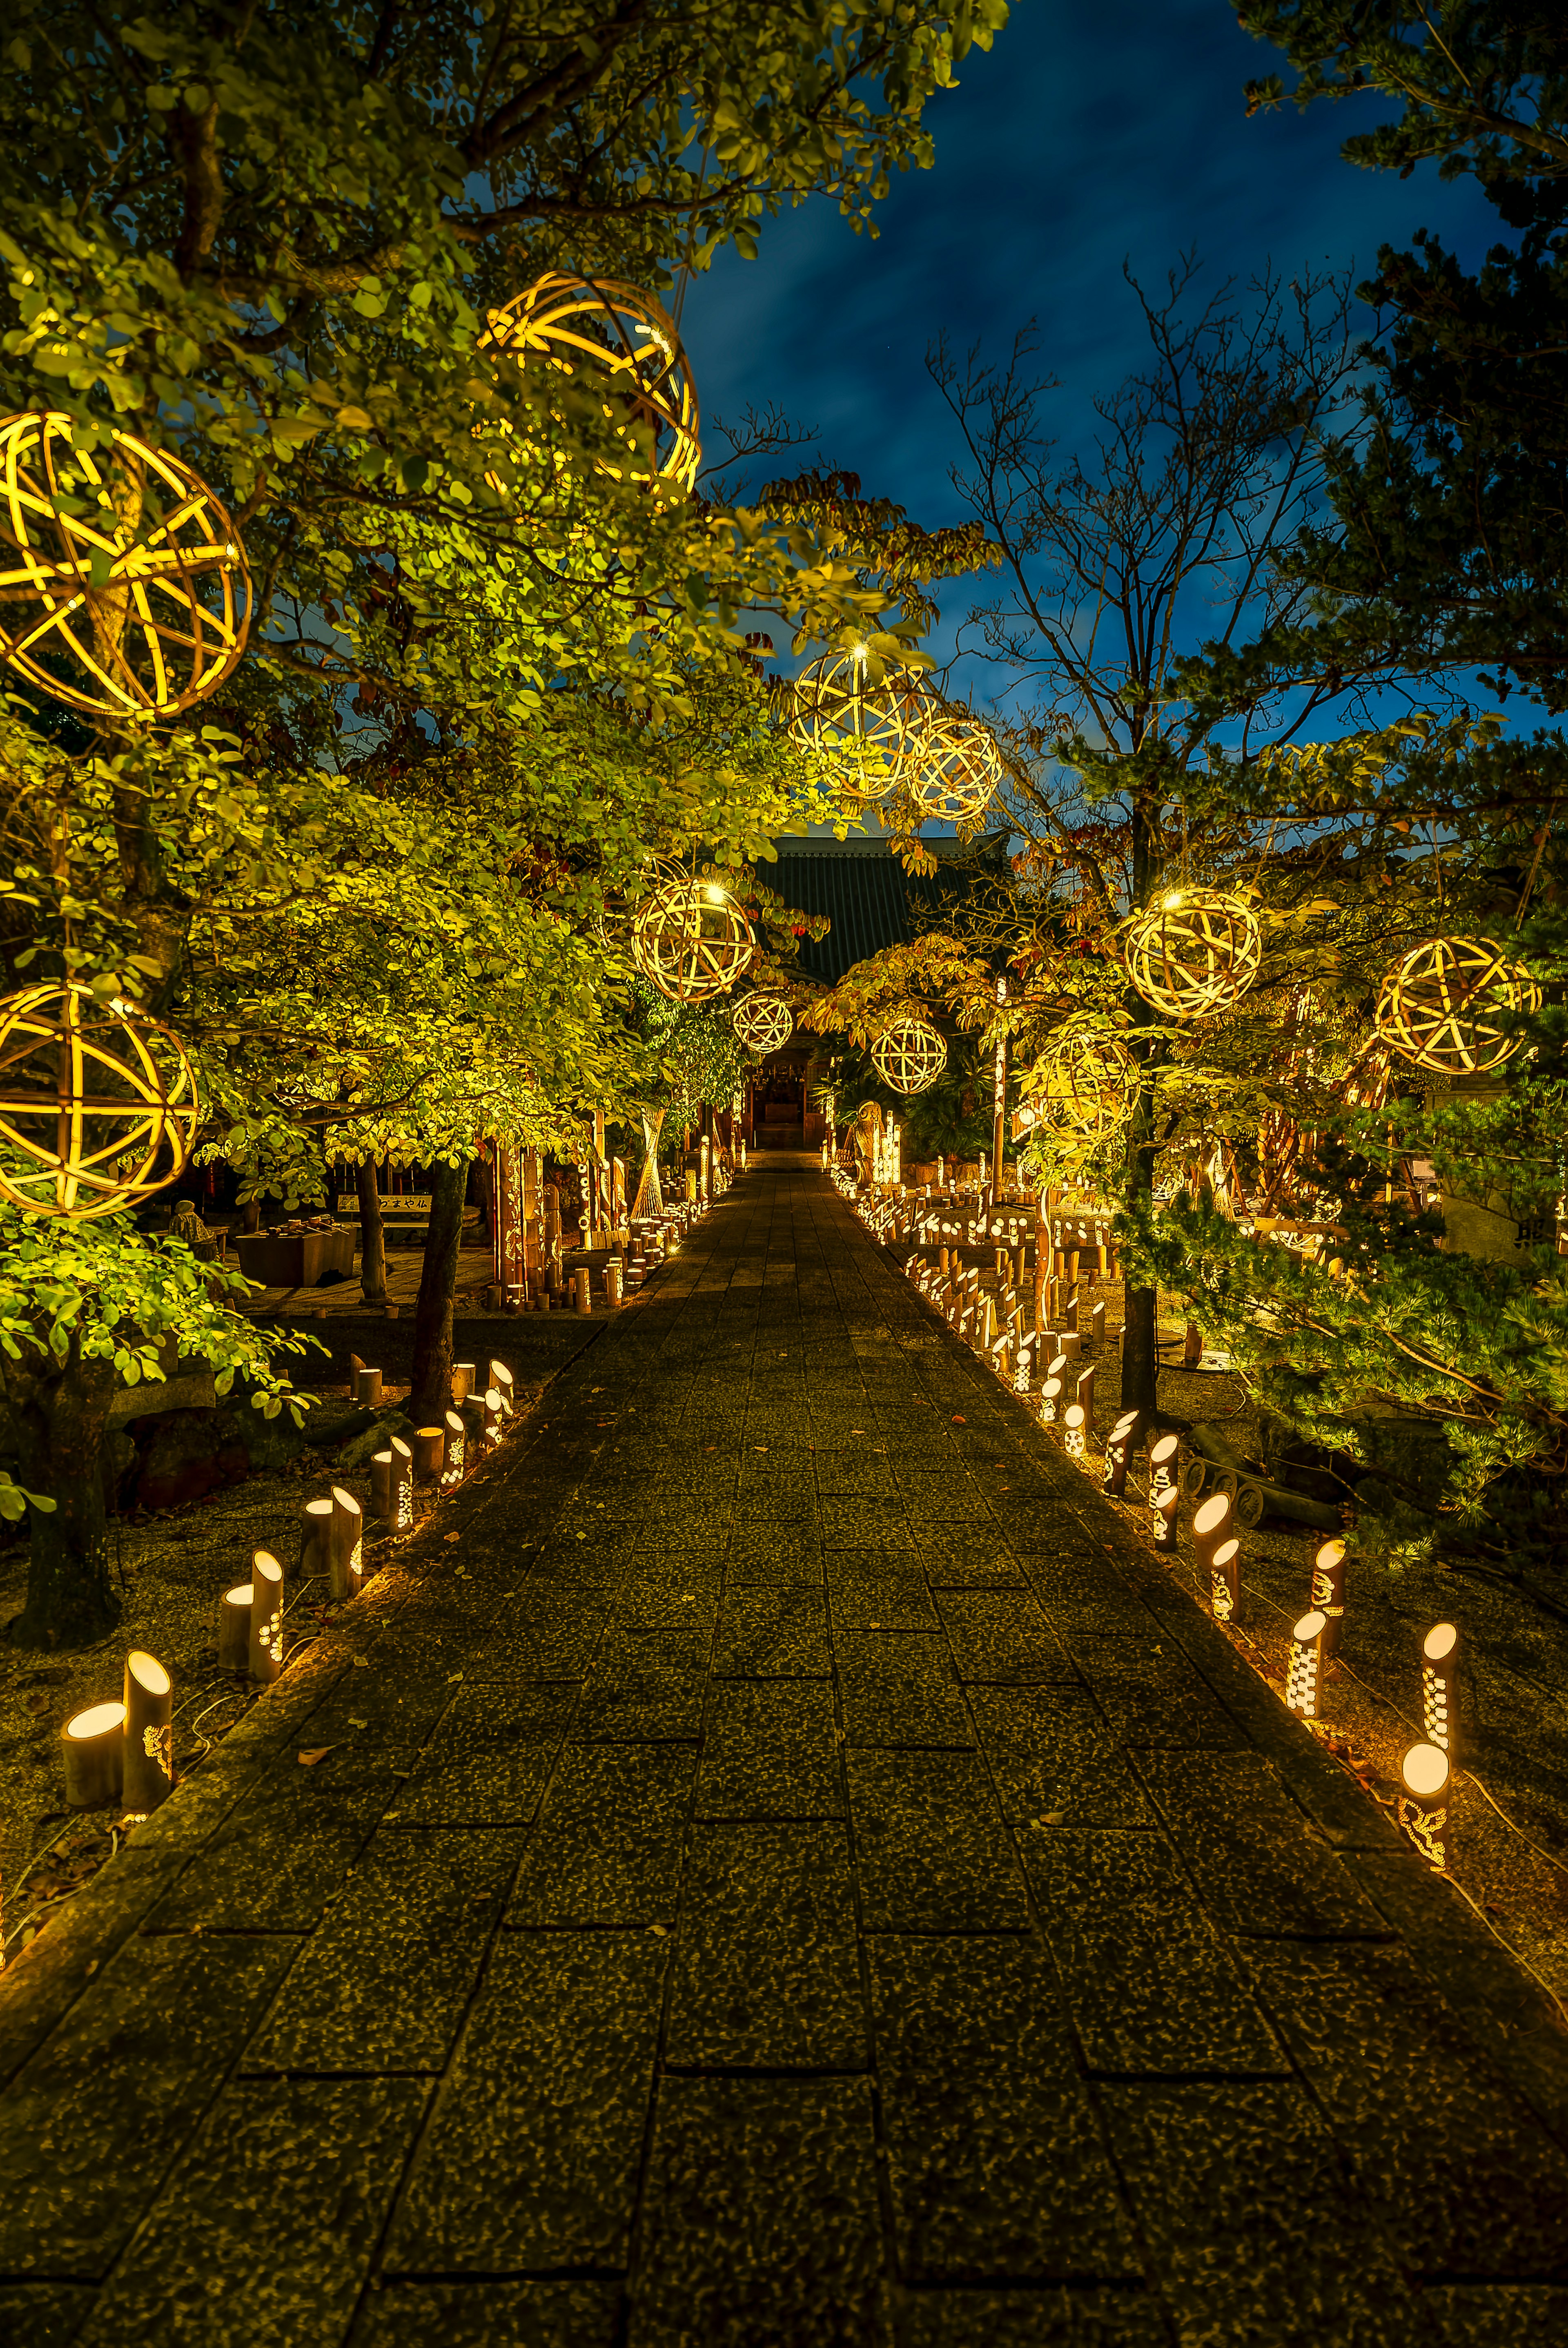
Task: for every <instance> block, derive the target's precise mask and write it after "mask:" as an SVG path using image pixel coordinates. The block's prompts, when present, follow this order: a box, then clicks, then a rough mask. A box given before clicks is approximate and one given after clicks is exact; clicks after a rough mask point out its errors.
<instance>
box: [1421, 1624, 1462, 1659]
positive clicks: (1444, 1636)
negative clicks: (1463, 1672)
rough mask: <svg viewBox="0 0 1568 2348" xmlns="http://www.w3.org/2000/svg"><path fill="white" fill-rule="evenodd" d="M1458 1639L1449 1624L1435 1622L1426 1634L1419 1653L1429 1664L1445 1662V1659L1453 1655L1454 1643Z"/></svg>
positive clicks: (1457, 1633) (1457, 1635)
mask: <svg viewBox="0 0 1568 2348" xmlns="http://www.w3.org/2000/svg"><path fill="white" fill-rule="evenodd" d="M1458 1637H1459V1632H1457V1631H1456V1630H1455V1628H1454V1626H1453V1624H1452V1623H1451V1622H1436V1623H1434V1624H1433V1626H1432V1628H1431V1629H1430V1631H1429V1632H1427V1636H1426V1643H1425V1645H1424V1646H1423V1647H1422V1649H1421V1653H1422V1654H1423V1655H1425V1657H1426V1659H1427V1661H1428V1663H1443V1662H1446V1660H1447V1658H1448V1657H1449V1656H1450V1655H1451V1654H1452V1653H1453V1651H1454V1643H1455V1641H1456V1640H1457V1639H1458Z"/></svg>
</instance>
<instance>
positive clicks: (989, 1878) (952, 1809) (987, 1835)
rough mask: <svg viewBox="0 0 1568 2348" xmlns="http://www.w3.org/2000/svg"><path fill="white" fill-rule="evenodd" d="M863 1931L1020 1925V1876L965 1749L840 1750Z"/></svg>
mask: <svg viewBox="0 0 1568 2348" xmlns="http://www.w3.org/2000/svg"><path fill="white" fill-rule="evenodd" d="M845 1767H846V1770H847V1773H848V1777H849V1809H850V1818H851V1819H852V1821H853V1823H854V1828H855V1849H856V1867H857V1869H858V1872H859V1877H860V1890H861V1903H862V1911H863V1915H864V1919H865V1924H866V1931H868V1932H1007V1931H1023V1930H1024V1929H1025V1928H1026V1927H1027V1924H1028V1921H1029V1910H1028V1906H1027V1903H1026V1900H1025V1898H1024V1889H1023V1881H1022V1878H1021V1876H1020V1872H1019V1868H1018V1862H1017V1859H1016V1858H1015V1856H1014V1852H1013V1849H1012V1845H1011V1842H1010V1841H1009V1837H1008V1834H1007V1830H1006V1828H1004V1826H1003V1825H1002V1822H1001V1819H1000V1818H999V1816H998V1814H997V1809H996V1804H995V1801H994V1799H993V1797H992V1795H991V1790H990V1787H989V1783H988V1781H987V1778H986V1774H985V1770H984V1767H983V1766H982V1764H981V1763H980V1762H979V1759H978V1757H977V1756H975V1755H973V1754H970V1753H935V1752H917V1751H911V1752H866V1751H856V1750H853V1749H851V1750H849V1751H847V1752H846V1753H845Z"/></svg>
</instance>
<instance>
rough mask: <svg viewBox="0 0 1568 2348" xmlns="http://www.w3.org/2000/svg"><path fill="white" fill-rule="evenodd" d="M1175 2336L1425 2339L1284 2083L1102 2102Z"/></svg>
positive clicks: (1318, 2342)
mask: <svg viewBox="0 0 1568 2348" xmlns="http://www.w3.org/2000/svg"><path fill="white" fill-rule="evenodd" d="M1102 2104H1103V2107H1104V2109H1105V2111H1106V2114H1107V2119H1108V2124H1109V2127H1110V2130H1111V2137H1112V2146H1113V2148H1114V2150H1115V2153H1116V2156H1117V2159H1118V2162H1119V2165H1120V2167H1121V2169H1122V2178H1123V2180H1124V2182H1125V2184H1126V2186H1127V2188H1128V2190H1129V2192H1130V2193H1131V2196H1132V2204H1133V2207H1134V2209H1135V2210H1136V2212H1137V2215H1138V2218H1139V2219H1140V2221H1141V2223H1142V2226H1143V2234H1144V2239H1145V2240H1146V2241H1147V2243H1148V2245H1149V2249H1150V2252H1151V2255H1152V2258H1153V2263H1154V2267H1155V2271H1156V2272H1157V2273H1158V2275H1159V2277H1160V2280H1161V2282H1162V2284H1163V2289H1164V2291H1165V2293H1166V2296H1167V2297H1168V2299H1169V2300H1170V2302H1171V2303H1172V2305H1173V2310H1174V2312H1175V2317H1176V2330H1177V2336H1178V2338H1180V2339H1182V2340H1184V2341H1193V2342H1198V2341H1204V2342H1209V2341H1212V2342H1214V2343H1215V2348H1218V2343H1222V2342H1223V2343H1225V2348H1231V2343H1236V2348H1324V2343H1327V2342H1329V2341H1332V2342H1333V2343H1334V2348H1425V2343H1426V2342H1427V2341H1428V2340H1429V2339H1430V2333H1428V2332H1427V2329H1426V2326H1425V2320H1424V2317H1423V2316H1422V2315H1421V2314H1420V2312H1419V2305H1418V2302H1416V2301H1415V2300H1414V2299H1413V2298H1412V2295H1411V2294H1410V2292H1409V2291H1408V2290H1407V2289H1406V2287H1405V2285H1404V2283H1403V2281H1401V2279H1400V2277H1399V2274H1398V2272H1397V2271H1396V2270H1395V2267H1394V2265H1393V2262H1392V2260H1391V2259H1390V2258H1389V2252H1388V2250H1387V2248H1386V2246H1385V2245H1384V2243H1383V2241H1382V2240H1381V2239H1380V2237H1379V2236H1378V2232H1377V2230H1376V2229H1375V2226H1374V2224H1373V2221H1372V2219H1371V2218H1370V2216H1369V2214H1368V2210H1367V2209H1366V2206H1365V2204H1364V2202H1362V2201H1361V2200H1359V2199H1358V2197H1357V2196H1356V2195H1355V2194H1354V2193H1353V2192H1352V2191H1351V2190H1350V2189H1349V2188H1348V2183H1347V2180H1346V2178H1345V2175H1344V2171H1343V2168H1342V2167H1341V2163H1340V2156H1339V2153H1338V2151H1337V2147H1335V2145H1334V2144H1333V2142H1332V2141H1331V2139H1330V2137H1329V2136H1328V2133H1327V2129H1326V2128H1325V2127H1323V2125H1322V2122H1321V2121H1320V2120H1319V2119H1318V2118H1317V2115H1316V2113H1315V2112H1314V2111H1313V2109H1312V2106H1311V2104H1310V2102H1309V2100H1308V2098H1307V2095H1306V2093H1305V2091H1304V2090H1303V2089H1302V2088H1301V2087H1300V2086H1299V2085H1297V2084H1296V2082H1295V2081H1294V2080H1278V2081H1274V2080H1253V2081H1249V2080H1239V2079H1230V2080H1224V2081H1206V2080H1189V2081H1184V2082H1183V2083H1182V2084H1181V2085H1170V2086H1155V2085H1152V2084H1143V2085H1137V2086H1108V2087H1106V2088H1104V2089H1103V2090H1102Z"/></svg>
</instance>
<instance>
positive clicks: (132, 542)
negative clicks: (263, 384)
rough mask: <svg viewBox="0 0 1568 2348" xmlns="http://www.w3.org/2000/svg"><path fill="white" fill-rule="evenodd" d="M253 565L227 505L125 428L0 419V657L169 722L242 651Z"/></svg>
mask: <svg viewBox="0 0 1568 2348" xmlns="http://www.w3.org/2000/svg"><path fill="white" fill-rule="evenodd" d="M250 625H251V574H250V572H249V571H248V570H247V568H246V565H245V552H244V549H243V548H242V547H241V543H240V539H239V533H238V532H237V531H236V530H235V528H234V524H233V522H232V521H231V519H230V516H229V513H228V511H227V510H226V508H225V507H224V506H223V505H222V504H221V502H220V499H218V498H217V497H215V496H214V494H213V492H212V491H211V490H210V489H209V488H208V487H207V485H206V483H205V482H204V481H202V480H201V479H199V477H198V476H197V475H196V474H195V473H193V472H192V471H191V469H190V466H189V465H187V464H186V463H184V462H183V460H182V459H181V458H179V457H176V456H173V455H171V454H170V452H169V450H168V449H166V448H152V447H151V446H149V443H148V442H147V441H145V440H140V439H138V438H137V437H136V436H135V434H134V433H130V432H121V431H111V432H110V433H109V434H108V446H107V447H99V448H88V447H87V446H86V445H85V443H80V444H79V443H78V427H77V424H76V423H75V421H74V420H73V419H72V418H71V417H68V416H60V415H55V414H49V415H28V416H8V417H5V419H4V421H0V663H4V664H5V665H6V666H8V667H10V668H13V669H15V671H16V673H17V674H18V675H21V676H25V677H26V679H27V681H28V683H29V684H30V685H36V686H38V687H39V689H40V690H41V691H42V692H44V693H46V694H47V695H49V697H50V698H51V700H54V701H63V702H64V703H65V704H66V705H67V707H68V708H71V709H83V710H86V711H87V713H88V714H89V715H90V716H94V717H109V718H118V719H121V720H125V719H131V720H138V721H139V720H147V719H151V718H158V717H172V716H175V715H176V714H177V713H178V712H179V710H182V709H189V708H190V706H191V705H192V703H193V702H197V701H200V700H202V699H204V698H205V696H206V695H208V694H210V693H215V692H216V691H217V690H218V688H219V686H220V685H221V684H222V683H223V681H224V679H225V678H226V677H227V676H228V675H230V673H231V670H232V669H233V667H234V665H235V663H236V662H237V661H238V660H239V658H240V655H241V653H242V652H243V650H244V648H245V638H246V635H247V633H249V630H250Z"/></svg>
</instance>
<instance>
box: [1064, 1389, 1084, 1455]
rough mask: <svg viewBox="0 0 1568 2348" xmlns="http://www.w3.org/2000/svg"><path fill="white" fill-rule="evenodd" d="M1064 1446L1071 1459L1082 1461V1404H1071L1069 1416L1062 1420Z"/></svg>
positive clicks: (1068, 1410) (1068, 1408) (1068, 1411)
mask: <svg viewBox="0 0 1568 2348" xmlns="http://www.w3.org/2000/svg"><path fill="white" fill-rule="evenodd" d="M1062 1444H1063V1447H1064V1449H1065V1450H1066V1453H1067V1456H1068V1457H1069V1458H1070V1459H1081V1458H1082V1457H1084V1451H1085V1445H1084V1440H1083V1406H1082V1404H1081V1403H1077V1402H1074V1403H1069V1405H1068V1406H1067V1415H1066V1416H1065V1417H1064V1418H1063V1420H1062Z"/></svg>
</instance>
